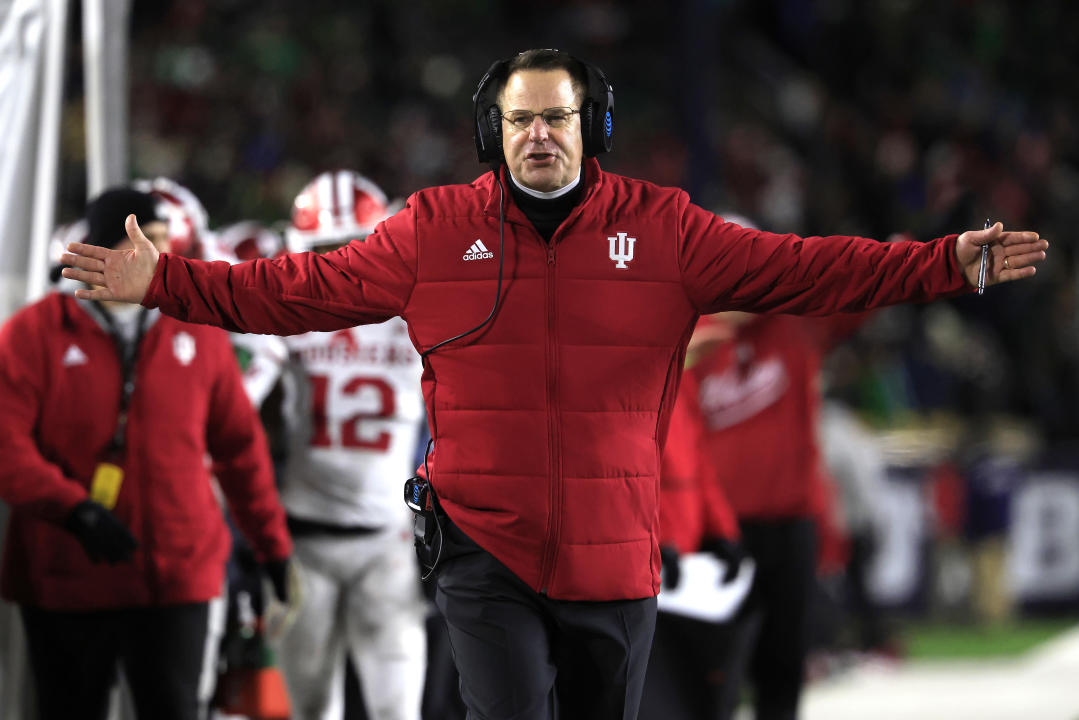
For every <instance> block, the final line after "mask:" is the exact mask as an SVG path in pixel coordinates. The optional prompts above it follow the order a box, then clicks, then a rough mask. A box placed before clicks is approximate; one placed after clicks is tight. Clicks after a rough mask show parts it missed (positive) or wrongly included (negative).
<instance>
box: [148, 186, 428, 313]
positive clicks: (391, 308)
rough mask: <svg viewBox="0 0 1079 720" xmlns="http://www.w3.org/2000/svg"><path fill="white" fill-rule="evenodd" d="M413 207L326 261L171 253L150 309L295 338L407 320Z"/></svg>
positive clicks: (153, 285) (304, 256)
mask: <svg viewBox="0 0 1079 720" xmlns="http://www.w3.org/2000/svg"><path fill="white" fill-rule="evenodd" d="M414 228H415V221H414V215H413V210H412V207H411V203H410V204H409V205H406V206H405V208H404V209H403V210H401V211H400V212H399V213H397V214H396V215H394V216H393V217H391V218H390V219H388V220H386V221H385V222H383V223H380V224H379V226H378V227H377V228H376V229H375V232H373V233H372V234H371V235H368V236H367V237H366V238H364V239H363V240H353V241H352V242H351V243H349V244H348V245H346V246H345V247H343V248H341V249H339V250H335V251H334V252H331V253H326V254H325V255H319V254H316V253H296V254H288V255H282V256H281V257H278V258H275V259H273V260H251V261H249V262H245V263H240V264H238V265H230V264H228V263H227V262H202V261H199V260H188V259H186V258H182V257H180V256H178V255H172V254H169V253H164V254H162V256H161V259H160V260H159V261H158V264H157V270H156V272H155V273H154V277H153V280H152V281H151V282H150V287H149V289H148V290H147V293H146V297H145V298H144V299H143V305H145V306H146V307H150V308H153V307H158V308H160V309H161V311H162V312H163V313H165V314H166V315H171V316H172V317H175V318H178V319H180V320H186V321H189V322H196V323H205V324H208V325H217V326H219V327H223V328H226V329H228V330H233V331H236V332H254V333H262V334H266V335H295V334H298V333H303V332H308V331H330V330H340V329H342V328H348V327H353V326H355V325H362V324H367V323H379V322H383V321H384V320H387V319H389V318H391V317H394V316H395V315H400V314H401V313H402V312H403V311H404V308H405V306H406V304H407V303H408V299H409V297H410V295H411V293H412V288H413V286H414V285H415V280H416V241H415V230H414Z"/></svg>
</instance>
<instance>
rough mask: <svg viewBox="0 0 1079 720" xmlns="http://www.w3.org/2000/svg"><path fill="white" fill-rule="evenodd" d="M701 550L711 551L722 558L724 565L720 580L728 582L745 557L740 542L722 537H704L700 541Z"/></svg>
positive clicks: (736, 572) (732, 578)
mask: <svg viewBox="0 0 1079 720" xmlns="http://www.w3.org/2000/svg"><path fill="white" fill-rule="evenodd" d="M701 552H706V553H711V554H712V555H715V556H716V557H717V558H719V559H720V560H722V561H723V562H724V564H725V566H726V569H725V570H724V572H723V578H722V580H721V581H722V582H724V583H729V582H730V581H731V580H734V576H735V575H737V574H738V568H739V566H741V564H742V561H743V560H745V559H746V551H745V550H744V549H742V543H740V542H737V541H735V540H728V539H727V538H722V537H713V538H706V539H705V540H703V541H702V542H701Z"/></svg>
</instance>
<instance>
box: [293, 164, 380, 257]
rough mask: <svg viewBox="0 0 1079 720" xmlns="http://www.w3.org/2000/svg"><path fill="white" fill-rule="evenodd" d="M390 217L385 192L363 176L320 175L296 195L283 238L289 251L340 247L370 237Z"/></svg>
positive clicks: (346, 172) (348, 172) (351, 173)
mask: <svg viewBox="0 0 1079 720" xmlns="http://www.w3.org/2000/svg"><path fill="white" fill-rule="evenodd" d="M391 214H392V213H391V211H390V203H389V201H388V200H387V199H386V193H384V192H382V189H381V188H379V186H378V185H375V184H374V183H373V182H371V181H370V180H368V179H367V178H365V177H364V176H363V175H360V174H359V173H358V172H354V171H352V170H334V171H333V172H324V173H322V174H321V175H319V176H318V177H316V178H315V179H314V180H312V181H311V182H309V183H308V184H307V186H306V187H304V189H303V190H301V191H300V194H299V195H297V196H296V201H295V202H294V203H293V204H292V223H291V225H290V226H289V228H288V230H287V231H286V232H285V239H286V241H287V242H288V249H289V252H304V251H307V250H313V249H314V248H316V247H318V246H320V245H335V244H344V243H346V242H348V241H349V240H352V239H354V238H362V237H366V236H368V235H370V234H371V232H372V231H373V230H374V229H375V226H376V225H378V224H379V223H380V222H382V221H383V220H385V219H386V218H388V217H389V216H390V215H391Z"/></svg>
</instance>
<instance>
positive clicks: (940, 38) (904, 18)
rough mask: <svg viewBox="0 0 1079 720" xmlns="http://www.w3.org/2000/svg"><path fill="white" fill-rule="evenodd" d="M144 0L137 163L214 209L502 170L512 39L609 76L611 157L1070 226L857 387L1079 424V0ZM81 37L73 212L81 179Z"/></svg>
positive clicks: (689, 174) (68, 144)
mask: <svg viewBox="0 0 1079 720" xmlns="http://www.w3.org/2000/svg"><path fill="white" fill-rule="evenodd" d="M133 13H134V28H133V34H132V46H131V69H132V76H131V108H130V110H131V120H130V127H131V143H132V146H131V163H132V166H133V167H132V175H133V176H135V177H152V176H167V177H171V178H174V179H177V180H178V181H180V182H181V183H182V184H184V185H186V186H187V187H189V188H191V189H192V190H193V191H194V192H195V194H196V195H197V196H198V197H199V198H200V199H201V200H202V202H203V204H204V205H205V206H206V208H207V210H208V212H209V215H210V218H211V221H212V223H213V224H214V225H215V226H216V225H225V224H228V223H232V222H236V221H239V220H244V219H257V220H262V221H266V222H273V221H279V220H281V219H283V218H284V217H285V216H286V214H287V211H288V208H289V205H290V203H291V200H292V198H294V197H295V196H296V194H297V192H298V191H299V189H300V188H301V187H302V185H303V184H304V183H305V182H306V181H307V180H308V179H310V177H312V176H313V175H314V174H315V173H317V172H319V171H322V170H325V169H329V168H334V167H351V168H358V169H360V170H361V171H362V172H364V173H365V174H367V175H369V176H370V177H372V178H373V179H375V180H376V181H377V182H379V183H380V184H381V185H382V186H383V187H385V188H387V192H389V193H391V194H396V195H400V196H405V195H407V194H408V193H410V192H413V191H415V190H418V189H420V188H423V187H428V186H431V185H436V184H442V183H447V182H469V181H471V180H472V179H473V178H474V177H476V176H478V175H479V174H480V172H481V171H482V170H483V168H482V167H481V166H479V165H477V163H476V162H475V159H474V152H473V149H472V142H471V136H472V132H471V126H470V122H471V117H470V107H471V105H470V100H471V93H472V91H473V90H474V88H475V83H476V81H477V78H478V77H479V76H480V75H481V74H482V73H483V71H484V70H485V69H486V67H487V65H488V64H489V63H490V62H491V61H492V60H493V59H495V58H498V57H502V56H505V55H507V54H511V53H512V52H514V51H516V50H518V49H520V48H524V47H528V46H542V45H545V44H549V45H553V46H559V47H565V48H570V49H572V50H573V51H574V52H576V53H578V54H579V55H580V56H581V57H583V58H586V59H588V60H590V61H592V62H595V63H596V64H598V65H600V66H601V67H603V68H604V69H605V70H606V72H607V74H608V75H609V76H610V78H611V79H612V82H613V83H614V86H615V89H616V95H617V123H618V135H617V140H616V143H617V144H616V148H615V152H614V153H612V154H611V155H610V156H609V157H607V158H604V163H603V164H604V167H605V168H607V169H609V170H611V171H614V172H619V173H625V174H628V175H631V176H635V177H641V178H644V179H647V180H651V181H653V182H656V183H659V184H664V185H680V186H681V187H684V188H685V189H686V190H688V191H689V192H690V194H691V196H692V198H693V200H694V201H695V202H697V203H698V204H701V205H702V206H704V207H707V208H710V209H713V210H716V211H717V212H720V213H721V214H722V213H724V212H737V213H739V214H741V215H744V216H747V217H750V218H752V219H753V220H755V221H756V222H757V223H758V224H759V225H760V226H761V227H763V228H766V229H769V230H772V231H776V232H795V233H798V234H801V235H814V234H833V233H835V234H839V233H845V234H858V235H864V236H868V237H875V238H879V239H885V238H888V237H890V236H892V235H893V234H897V233H903V234H908V235H910V236H913V237H915V238H919V239H928V238H930V237H936V236H938V235H942V234H945V233H947V232H958V231H961V230H962V229H966V228H973V227H981V225H982V223H983V221H984V219H985V218H987V217H988V218H991V219H992V220H994V221H996V220H1000V221H1002V222H1003V223H1004V224H1005V226H1006V227H1009V228H1015V227H1020V226H1022V227H1031V228H1035V229H1037V230H1038V231H1039V232H1040V233H1041V234H1042V235H1043V236H1044V237H1047V238H1050V239H1051V240H1052V241H1053V242H1054V246H1053V248H1054V251H1053V256H1052V258H1051V260H1050V262H1049V264H1047V265H1046V266H1045V267H1044V268H1043V269H1040V271H1039V273H1040V275H1039V278H1038V279H1037V280H1036V281H1035V282H1032V283H1026V284H1023V285H1022V286H1021V287H1008V288H1000V289H998V290H995V291H994V292H993V293H992V294H991V295H990V296H989V297H986V298H978V299H977V300H975V299H973V298H971V299H964V300H961V301H956V302H955V303H952V304H951V308H954V309H956V310H958V311H959V313H958V314H956V313H953V312H951V309H950V308H948V307H945V306H941V307H934V308H933V309H932V310H930V311H925V310H921V309H906V310H900V311H896V312H892V313H889V322H888V323H887V324H885V323H882V324H881V327H879V328H877V331H876V332H875V333H874V334H873V338H872V342H871V345H872V348H864V350H865V353H864V355H865V357H864V358H863V359H869V358H871V359H873V361H874V362H873V366H874V368H876V371H877V372H876V374H877V376H878V377H877V380H878V381H879V382H880V383H883V384H884V385H885V386H886V387H885V388H884V389H881V388H877V389H876V391H875V392H871V391H869V390H868V389H866V388H864V387H863V388H862V390H861V392H860V395H861V399H862V401H863V402H864V403H865V404H866V405H867V406H870V407H871V409H872V410H873V412H874V414H875V416H876V417H878V418H880V419H894V418H895V416H896V414H897V413H900V412H902V411H904V410H910V409H913V410H932V409H950V410H952V411H958V412H960V413H962V414H964V415H968V414H969V415H981V414H984V413H987V412H1007V413H1010V414H1014V415H1017V416H1020V417H1022V418H1024V419H1026V420H1028V421H1030V422H1032V423H1035V424H1036V426H1037V428H1036V429H1037V431H1038V432H1039V433H1044V434H1045V436H1046V437H1048V438H1050V439H1052V440H1054V441H1056V440H1061V441H1066V440H1068V439H1070V438H1071V436H1072V435H1073V434H1074V428H1076V427H1079V423H1076V422H1075V413H1076V412H1079V403H1076V402H1075V399H1076V392H1077V390H1079V388H1077V372H1076V370H1077V361H1079V332H1077V330H1079V328H1077V327H1076V325H1075V324H1076V322H1079V321H1077V320H1076V318H1077V317H1079V314H1077V313H1076V312H1075V309H1076V304H1077V300H1076V293H1075V258H1074V253H1073V251H1072V245H1071V243H1070V242H1069V239H1070V238H1069V235H1070V229H1071V228H1073V227H1075V226H1076V224H1077V222H1076V221H1077V220H1079V218H1077V215H1079V207H1077V206H1076V203H1075V202H1074V198H1075V197H1076V195H1077V194H1079V174H1077V172H1076V167H1075V158H1076V155H1077V152H1079V127H1077V120H1076V113H1075V112H1074V110H1075V104H1076V101H1077V98H1076V95H1075V91H1074V84H1073V83H1070V82H1069V78H1073V77H1074V72H1075V70H1076V63H1077V60H1079V59H1077V58H1076V54H1075V51H1074V50H1073V49H1070V47H1071V43H1070V42H1068V38H1067V34H1066V28H1069V27H1074V26H1075V24H1076V22H1077V21H1079V17H1077V15H1079V9H1077V8H1075V7H1073V6H1072V5H1071V4H1069V3H1062V2H1061V3H1057V2H1053V3H1038V4H1036V5H1033V6H1032V5H1030V4H1026V3H1017V2H1004V1H997V2H977V3H975V2H946V3H930V2H916V1H914V0H887V1H884V0H882V1H881V2H872V3H858V2H853V0H828V1H827V2H809V1H808V0H772V1H770V2H753V3H750V2H737V1H735V0H683V1H681V2H676V3H663V4H658V5H657V4H655V3H645V2H636V3H613V2H550V3H546V4H543V5H541V6H538V7H535V6H532V5H530V4H527V3H495V2H489V1H484V0H472V1H466V0H455V1H453V2H435V1H434V0H430V1H427V2H423V1H420V2H408V3H397V2H389V1H386V2H370V3H363V4H360V5H356V6H351V7H341V6H340V5H339V4H338V3H330V2H324V1H322V0H312V1H310V2H305V3H302V4H297V3H291V2H284V1H283V0H278V1H276V2H249V1H246V0H217V1H215V2H204V1H196V2H184V3H135V5H134V8H133ZM76 37H77V34H76ZM70 57H71V58H72V60H71V61H70V65H71V72H70V73H69V83H70V85H71V86H73V87H69V88H68V91H67V97H68V100H67V102H66V104H65V109H64V117H65V125H64V140H63V143H62V173H61V177H62V179H63V187H62V192H61V210H60V216H61V218H60V219H61V220H65V219H67V220H70V219H73V218H75V217H78V216H80V215H81V212H82V208H83V204H84V201H85V180H84V178H85V172H83V168H82V163H83V156H84V154H85V150H84V144H83V143H82V142H81V133H82V132H83V120H82V117H83V116H82V104H81V93H80V91H79V88H78V84H79V83H81V77H82V76H81V73H80V72H78V68H79V62H78V60H79V57H80V56H79V53H78V52H77V51H75V52H72V53H71V55H70ZM1005 376H1009V377H1011V378H1012V380H1011V381H1009V382H1008V383H1005V382H1003V378H1004V377H1005ZM867 409H868V408H867Z"/></svg>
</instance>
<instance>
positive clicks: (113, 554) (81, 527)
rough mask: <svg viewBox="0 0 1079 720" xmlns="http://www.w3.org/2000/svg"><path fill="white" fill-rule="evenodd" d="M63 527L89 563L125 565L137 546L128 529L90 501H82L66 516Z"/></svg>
mask: <svg viewBox="0 0 1079 720" xmlns="http://www.w3.org/2000/svg"><path fill="white" fill-rule="evenodd" d="M64 528H65V529H66V530H67V531H68V532H70V533H71V534H73V535H74V536H75V537H76V538H78V540H79V542H80V543H82V547H83V549H84V550H86V554H87V555H89V556H90V560H91V561H92V562H95V563H97V562H101V561H102V560H104V561H105V562H107V563H108V564H109V565H115V564H116V563H120V562H127V561H129V560H130V559H131V554H132V553H134V552H135V548H137V547H138V546H139V544H138V543H137V542H135V537H134V536H133V535H132V534H131V531H130V530H128V529H127V526H126V525H124V524H123V523H122V522H120V521H119V520H117V519H116V516H115V515H113V514H112V513H111V512H109V511H108V510H106V509H105V506H103V505H99V504H98V503H96V502H94V501H93V500H83V501H82V502H81V503H79V504H78V505H76V506H75V507H74V508H72V509H71V512H69V513H68V515H67V517H66V518H65V519H64Z"/></svg>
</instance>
